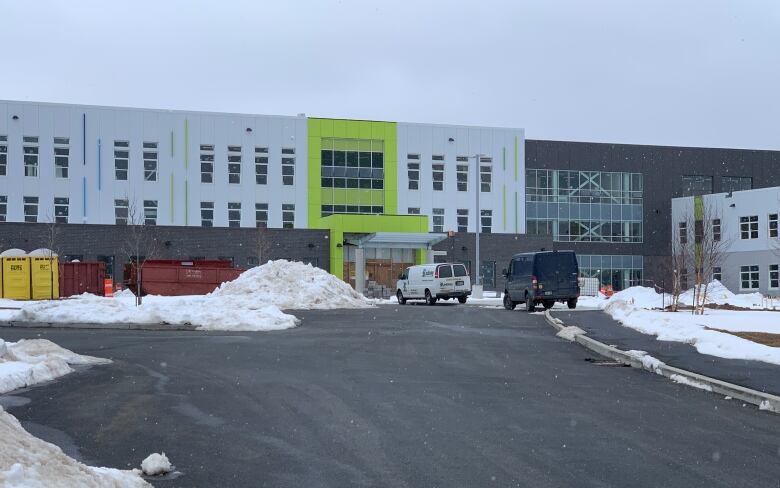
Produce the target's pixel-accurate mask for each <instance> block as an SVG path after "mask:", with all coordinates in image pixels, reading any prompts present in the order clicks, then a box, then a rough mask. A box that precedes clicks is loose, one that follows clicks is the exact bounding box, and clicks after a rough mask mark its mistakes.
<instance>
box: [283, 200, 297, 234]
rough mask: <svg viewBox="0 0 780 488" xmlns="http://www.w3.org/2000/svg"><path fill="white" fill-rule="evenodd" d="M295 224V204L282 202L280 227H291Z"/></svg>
mask: <svg viewBox="0 0 780 488" xmlns="http://www.w3.org/2000/svg"><path fill="white" fill-rule="evenodd" d="M294 226H295V204H294V203H283V204H282V228H283V229H292V228H293V227H294Z"/></svg>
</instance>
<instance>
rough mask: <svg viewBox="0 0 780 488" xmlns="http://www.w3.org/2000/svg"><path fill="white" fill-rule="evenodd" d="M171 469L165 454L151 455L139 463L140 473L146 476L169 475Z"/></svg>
mask: <svg viewBox="0 0 780 488" xmlns="http://www.w3.org/2000/svg"><path fill="white" fill-rule="evenodd" d="M171 469H172V466H171V462H170V461H169V460H168V456H166V455H165V453H162V454H158V453H156V452H155V453H152V454H149V456H147V458H146V459H144V460H143V461H141V471H143V472H144V474H145V475H147V476H157V475H158V474H165V473H170V472H171Z"/></svg>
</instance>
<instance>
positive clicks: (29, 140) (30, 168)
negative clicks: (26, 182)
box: [22, 136, 38, 177]
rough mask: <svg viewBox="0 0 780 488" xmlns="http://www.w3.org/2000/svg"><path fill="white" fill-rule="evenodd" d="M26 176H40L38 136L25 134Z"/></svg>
mask: <svg viewBox="0 0 780 488" xmlns="http://www.w3.org/2000/svg"><path fill="white" fill-rule="evenodd" d="M22 140H23V142H24V176H33V177H37V176H38V137H34V136H24V138H23V139H22Z"/></svg>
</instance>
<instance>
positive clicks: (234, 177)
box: [227, 146, 241, 185]
mask: <svg viewBox="0 0 780 488" xmlns="http://www.w3.org/2000/svg"><path fill="white" fill-rule="evenodd" d="M227 158H228V183H230V184H233V185H239V184H241V146H228V148H227Z"/></svg>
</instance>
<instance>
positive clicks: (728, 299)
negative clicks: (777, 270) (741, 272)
mask: <svg viewBox="0 0 780 488" xmlns="http://www.w3.org/2000/svg"><path fill="white" fill-rule="evenodd" d="M700 293H704V287H701V289H700V290H697V291H696V294H697V295H698V294H700ZM693 298H694V289H693V288H691V289H690V290H688V291H686V292H685V293H681V294H680V302H681V303H684V304H686V305H692V304H693ZM707 303H714V304H717V305H734V306H736V307H742V308H764V306H765V305H764V304H765V303H766V298H765V297H764V296H763V295H762V294H760V293H740V294H736V293H732V292H731V291H730V290H729V289H728V288H726V287H725V286H723V283H721V282H720V281H718V280H713V281H712V282H711V283H710V284H708V285H707Z"/></svg>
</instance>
